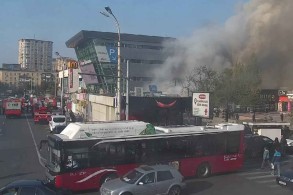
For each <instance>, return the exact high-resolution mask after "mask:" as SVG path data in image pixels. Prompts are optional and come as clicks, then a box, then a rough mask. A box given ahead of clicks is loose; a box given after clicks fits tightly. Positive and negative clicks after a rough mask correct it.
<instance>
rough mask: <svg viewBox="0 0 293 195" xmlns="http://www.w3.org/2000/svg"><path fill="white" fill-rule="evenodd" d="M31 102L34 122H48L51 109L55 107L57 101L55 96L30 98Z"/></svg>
mask: <svg viewBox="0 0 293 195" xmlns="http://www.w3.org/2000/svg"><path fill="white" fill-rule="evenodd" d="M31 104H32V115H33V117H34V122H35V124H37V123H40V122H46V123H47V122H49V121H50V119H51V115H52V110H54V109H56V108H57V101H56V99H55V98H42V97H39V98H32V100H31Z"/></svg>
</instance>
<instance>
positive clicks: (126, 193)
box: [121, 192, 132, 195]
mask: <svg viewBox="0 0 293 195" xmlns="http://www.w3.org/2000/svg"><path fill="white" fill-rule="evenodd" d="M121 195H132V194H131V193H130V192H124V193H122V194H121Z"/></svg>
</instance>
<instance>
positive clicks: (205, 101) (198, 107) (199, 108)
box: [192, 93, 210, 118]
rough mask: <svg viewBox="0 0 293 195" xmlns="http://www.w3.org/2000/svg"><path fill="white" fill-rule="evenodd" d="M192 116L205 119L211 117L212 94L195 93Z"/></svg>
mask: <svg viewBox="0 0 293 195" xmlns="http://www.w3.org/2000/svg"><path fill="white" fill-rule="evenodd" d="M192 115H193V116H198V117H203V118H209V117H210V94H209V93H193V95H192Z"/></svg>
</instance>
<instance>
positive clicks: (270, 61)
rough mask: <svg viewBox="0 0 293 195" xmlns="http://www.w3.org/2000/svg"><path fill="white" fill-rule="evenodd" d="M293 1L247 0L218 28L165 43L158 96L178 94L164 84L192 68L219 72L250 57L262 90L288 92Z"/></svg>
mask: <svg viewBox="0 0 293 195" xmlns="http://www.w3.org/2000/svg"><path fill="white" fill-rule="evenodd" d="M292 10H293V0H251V1H249V2H247V3H245V4H242V5H239V6H238V9H237V11H236V14H235V15H234V16H232V17H231V18H229V19H228V20H227V21H226V23H225V24H224V25H223V26H217V25H212V26H206V27H205V28H202V29H198V30H196V31H195V32H194V33H193V34H192V36H190V37H183V38H179V39H177V40H176V41H174V42H169V43H166V54H168V55H169V57H168V58H167V60H166V62H165V64H164V66H163V68H161V71H156V73H155V74H156V75H155V76H156V77H158V78H160V80H162V79H163V80H165V81H167V82H166V83H168V84H162V82H159V83H161V85H160V86H159V87H160V88H161V89H162V90H163V91H167V92H169V93H170V92H171V93H179V92H180V91H181V87H179V86H177V88H176V87H174V85H172V84H170V81H172V80H173V79H175V78H181V79H183V78H184V77H185V76H186V75H188V73H190V71H191V70H192V69H193V68H194V67H198V66H202V65H207V66H211V67H213V68H214V69H216V70H218V71H221V70H223V68H225V67H230V66H231V65H232V64H233V63H235V62H237V61H238V62H239V61H240V62H243V63H245V62H248V60H249V59H250V58H251V56H252V55H254V56H256V58H257V60H258V66H259V67H260V69H261V73H262V80H263V83H262V87H263V88H271V89H276V88H280V87H288V88H289V89H293V38H292V36H293V22H292V20H293V11H292Z"/></svg>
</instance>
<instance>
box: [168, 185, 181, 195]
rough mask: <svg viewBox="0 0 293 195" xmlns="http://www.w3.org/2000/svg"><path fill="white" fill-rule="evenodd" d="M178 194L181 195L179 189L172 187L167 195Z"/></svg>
mask: <svg viewBox="0 0 293 195" xmlns="http://www.w3.org/2000/svg"><path fill="white" fill-rule="evenodd" d="M180 194H181V188H180V187H179V186H173V187H172V188H171V189H170V190H169V192H168V195H180Z"/></svg>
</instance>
